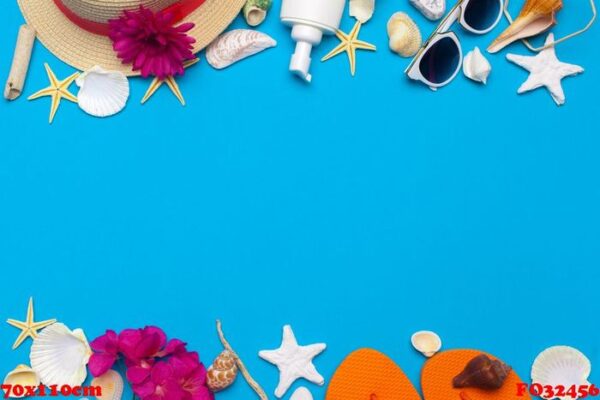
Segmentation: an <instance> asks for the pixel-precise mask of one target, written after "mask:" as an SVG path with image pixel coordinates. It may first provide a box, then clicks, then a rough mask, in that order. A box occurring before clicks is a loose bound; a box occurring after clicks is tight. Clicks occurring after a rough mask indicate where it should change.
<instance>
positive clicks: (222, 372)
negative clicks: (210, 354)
mask: <svg viewBox="0 0 600 400" xmlns="http://www.w3.org/2000/svg"><path fill="white" fill-rule="evenodd" d="M237 373H238V367H237V364H236V360H235V355H234V354H233V353H231V352H230V351H228V350H225V351H223V352H222V353H221V354H219V356H218V357H217V358H216V359H215V361H214V362H213V364H212V365H211V366H210V368H208V373H207V375H206V379H207V384H208V388H209V389H210V390H212V391H213V392H219V391H221V390H223V389H227V388H228V387H229V386H231V385H232V384H233V382H235V378H236V377H237Z"/></svg>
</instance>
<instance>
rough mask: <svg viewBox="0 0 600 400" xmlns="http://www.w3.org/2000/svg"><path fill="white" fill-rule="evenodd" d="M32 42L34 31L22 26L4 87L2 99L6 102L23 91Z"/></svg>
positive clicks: (27, 26)
mask: <svg viewBox="0 0 600 400" xmlns="http://www.w3.org/2000/svg"><path fill="white" fill-rule="evenodd" d="M34 41H35V31H34V30H33V28H31V27H30V26H29V25H22V26H21V28H20V29H19V36H18V37H17V44H16V46H15V54H14V56H13V61H12V66H11V68H10V73H9V75H8V79H7V81H6V86H5V87H4V98H5V99H7V100H14V99H16V98H17V97H19V96H20V95H21V92H22V91H23V86H25V78H27V71H28V70H29V61H30V60H31V51H32V50H33V42H34Z"/></svg>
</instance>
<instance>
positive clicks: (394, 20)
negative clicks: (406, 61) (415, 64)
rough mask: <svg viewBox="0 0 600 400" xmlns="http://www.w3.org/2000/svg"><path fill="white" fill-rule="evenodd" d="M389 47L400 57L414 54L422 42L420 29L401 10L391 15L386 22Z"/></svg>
mask: <svg viewBox="0 0 600 400" xmlns="http://www.w3.org/2000/svg"><path fill="white" fill-rule="evenodd" d="M387 31H388V36H389V38H390V49H391V50H392V51H394V52H396V53H398V54H399V55H401V56H402V57H412V56H414V55H415V54H416V53H417V51H419V48H420V47H421V44H422V38H421V31H419V27H418V26H417V24H415V22H414V21H413V20H412V19H411V18H410V17H409V16H408V14H406V13H403V12H397V13H395V14H394V15H392V16H391V18H390V19H389V21H388V24H387Z"/></svg>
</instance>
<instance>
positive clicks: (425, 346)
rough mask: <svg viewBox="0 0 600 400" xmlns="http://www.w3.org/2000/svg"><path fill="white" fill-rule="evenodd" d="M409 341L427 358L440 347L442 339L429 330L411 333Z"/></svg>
mask: <svg viewBox="0 0 600 400" xmlns="http://www.w3.org/2000/svg"><path fill="white" fill-rule="evenodd" d="M410 341H411V343H412V345H413V347H414V348H415V349H416V350H417V351H418V352H420V353H422V354H423V355H424V356H425V357H427V358H429V357H433V356H434V355H435V353H437V352H438V351H440V349H441V348H442V339H440V337H439V336H438V334H437V333H435V332H431V331H420V332H417V333H415V334H414V335H412V337H411V339H410Z"/></svg>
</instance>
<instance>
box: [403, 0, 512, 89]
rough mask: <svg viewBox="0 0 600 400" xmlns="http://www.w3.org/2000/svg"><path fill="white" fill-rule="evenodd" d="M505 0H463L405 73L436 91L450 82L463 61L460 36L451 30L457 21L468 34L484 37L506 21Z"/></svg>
mask: <svg viewBox="0 0 600 400" xmlns="http://www.w3.org/2000/svg"><path fill="white" fill-rule="evenodd" d="M502 10H503V0H459V1H458V3H457V4H456V5H455V6H454V7H453V8H452V10H450V12H449V13H448V15H446V17H445V18H444V19H443V20H442V22H441V23H440V25H439V26H438V27H437V28H436V30H435V31H433V33H432V34H431V36H430V37H429V39H427V41H426V42H425V43H424V44H423V46H422V47H421V49H420V50H419V51H418V52H417V54H416V55H415V57H414V58H413V60H412V62H411V63H410V65H409V66H408V68H407V69H406V71H405V73H406V74H407V75H408V77H409V78H411V79H414V80H417V81H421V82H423V83H425V84H426V85H427V86H429V87H430V88H431V89H433V90H435V89H437V88H439V87H442V86H445V85H447V84H448V83H450V82H451V81H452V80H453V79H454V78H455V77H456V75H457V74H458V72H459V71H460V68H461V66H462V60H463V55H462V54H463V53H462V48H461V45H460V41H459V40H458V36H456V34H455V33H454V32H452V31H451V30H450V28H452V25H454V23H455V22H457V21H458V22H459V23H460V25H461V26H462V27H463V28H464V29H465V30H467V31H469V32H471V33H474V34H477V35H484V34H486V33H488V32H490V31H491V30H492V29H494V28H495V27H496V25H498V22H500V19H501V18H502Z"/></svg>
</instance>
